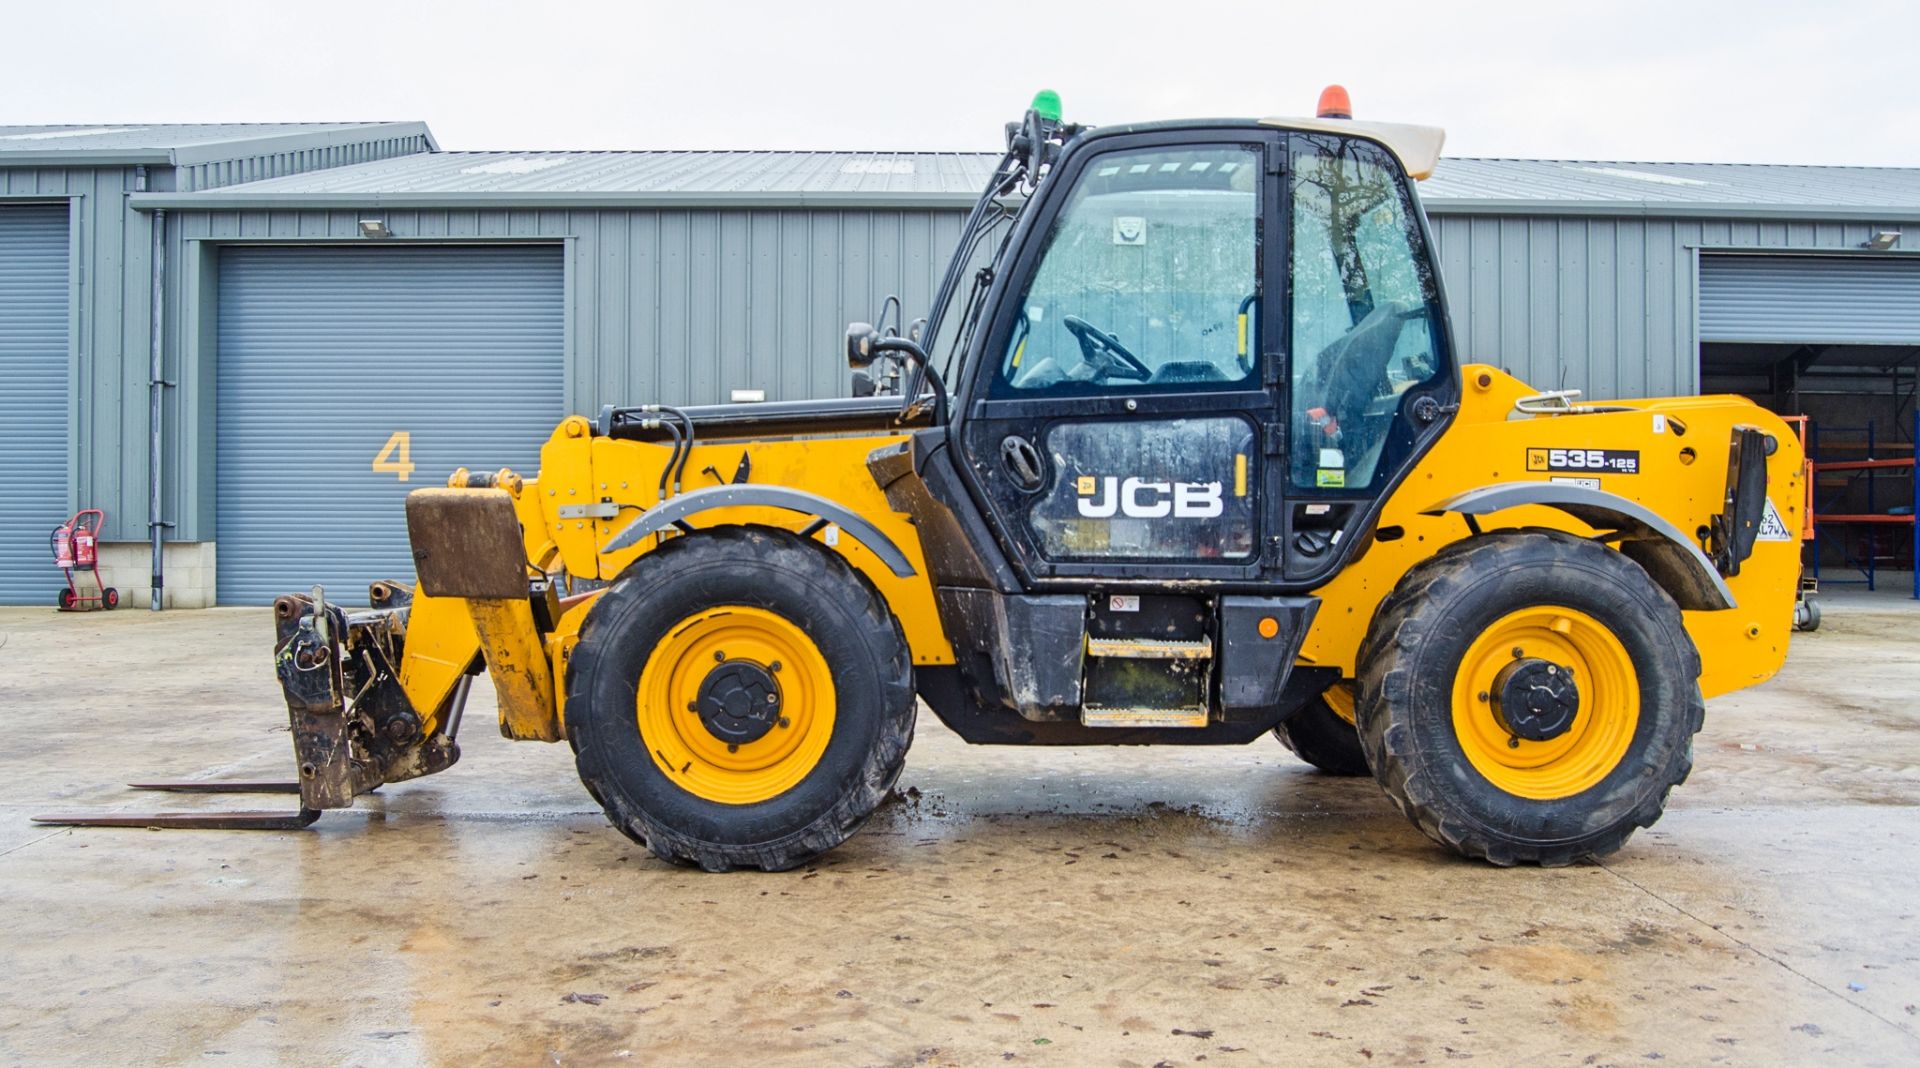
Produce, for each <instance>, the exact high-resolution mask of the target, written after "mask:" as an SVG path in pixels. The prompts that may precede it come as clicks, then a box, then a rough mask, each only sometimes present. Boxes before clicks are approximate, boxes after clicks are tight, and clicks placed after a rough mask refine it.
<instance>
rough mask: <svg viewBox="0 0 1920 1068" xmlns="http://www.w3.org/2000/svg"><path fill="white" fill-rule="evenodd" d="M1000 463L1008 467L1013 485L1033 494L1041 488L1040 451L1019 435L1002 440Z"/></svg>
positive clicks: (1010, 435)
mask: <svg viewBox="0 0 1920 1068" xmlns="http://www.w3.org/2000/svg"><path fill="white" fill-rule="evenodd" d="M1000 462H1001V463H1003V464H1005V465H1006V468H1007V474H1009V475H1011V476H1013V483H1014V485H1016V486H1019V487H1020V488H1021V489H1023V490H1026V491H1027V492H1029V493H1031V492H1033V491H1034V490H1037V489H1039V488H1040V480H1041V472H1040V450H1039V449H1036V448H1034V447H1033V443H1032V442H1030V441H1028V440H1027V439H1026V438H1023V437H1020V436H1019V435H1017V434H1009V435H1007V436H1006V437H1004V438H1002V439H1000Z"/></svg>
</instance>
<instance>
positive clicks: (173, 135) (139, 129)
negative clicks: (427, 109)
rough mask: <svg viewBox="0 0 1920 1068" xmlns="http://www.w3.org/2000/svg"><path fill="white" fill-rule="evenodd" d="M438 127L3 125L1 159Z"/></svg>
mask: <svg viewBox="0 0 1920 1068" xmlns="http://www.w3.org/2000/svg"><path fill="white" fill-rule="evenodd" d="M390 137H425V138H426V139H427V142H428V144H432V143H433V134H432V133H431V132H430V131H429V130H428V129H427V124H426V123H424V122H220V123H171V122H163V123H95V124H92V125H67V126H0V167H22V166H38V165H46V164H57V165H66V166H74V165H79V166H115V165H129V164H136V163H158V164H166V165H171V166H183V165H190V164H194V163H206V162H208V161H211V160H225V159H235V158H238V157H241V156H252V155H260V154H264V153H268V152H297V151H301V150H304V149H309V148H326V147H328V146H331V145H337V144H344V143H348V142H353V141H368V140H376V139H382V138H390Z"/></svg>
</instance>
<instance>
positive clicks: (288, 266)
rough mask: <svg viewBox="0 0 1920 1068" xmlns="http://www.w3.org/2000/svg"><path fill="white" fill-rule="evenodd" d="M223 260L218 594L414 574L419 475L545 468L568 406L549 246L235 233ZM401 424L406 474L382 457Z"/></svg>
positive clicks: (258, 599)
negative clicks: (246, 240) (256, 241)
mask: <svg viewBox="0 0 1920 1068" xmlns="http://www.w3.org/2000/svg"><path fill="white" fill-rule="evenodd" d="M220 266H221V270H220V283H219V298H220V302H219V303H220V310H219V320H218V322H219V375H218V379H219V414H218V431H217V450H218V470H219V474H218V489H217V493H218V497H217V502H216V503H217V514H218V520H217V523H216V529H215V530H214V531H209V532H207V533H209V534H217V538H218V543H219V550H218V552H219V570H218V582H217V587H218V588H217V591H216V595H217V598H218V600H219V602H220V603H222V604H266V603H268V602H270V601H271V600H272V598H273V597H275V596H276V595H278V594H281V593H285V592H288V591H290V590H299V589H305V588H306V587H307V586H309V585H311V584H313V583H316V582H318V583H322V584H324V585H326V586H327V587H328V588H329V589H331V590H333V591H335V596H337V597H338V598H339V599H340V600H341V601H342V602H343V603H347V604H358V603H364V598H365V596H366V594H365V590H366V586H367V584H368V583H369V582H371V581H373V580H376V579H384V578H395V579H400V580H402V581H406V580H408V579H410V578H411V576H412V574H413V562H412V559H411V557H410V555H409V553H408V548H407V545H408V542H407V532H406V515H405V505H404V502H405V498H406V494H407V492H408V491H409V490H412V489H415V488H418V487H421V486H437V485H444V484H445V480H446V477H447V475H448V474H450V473H451V472H452V471H453V469H454V468H456V467H461V466H465V467H470V468H472V469H474V470H494V469H497V468H500V467H512V468H515V469H516V470H520V471H524V472H527V473H530V474H531V473H532V472H534V471H537V470H538V467H539V448H540V445H541V443H542V442H544V441H545V440H546V437H547V435H548V434H549V433H550V432H551V431H552V429H553V426H554V424H555V423H557V422H558V421H559V419H560V417H561V416H562V415H563V414H564V405H563V404H562V400H561V382H562V380H563V378H564V373H563V370H562V359H561V334H562V315H561V305H562V294H561V276H562V270H561V253H560V249H559V248H558V247H557V246H553V245H525V246H517V247H505V246H482V247H467V248H457V249H455V248H424V247H422V248H405V247H392V246H388V247H364V246H363V247H358V248H345V249H343V248H233V249H227V250H225V251H224V252H223V253H222V254H221V264H220ZM398 433H405V434H407V435H408V436H409V440H408V446H409V451H408V456H407V457H406V459H407V460H408V461H410V462H411V463H412V464H413V465H415V466H414V469H413V470H412V471H410V472H406V473H405V474H406V478H405V479H404V480H402V478H401V473H400V472H398V471H395V470H393V469H392V468H391V466H389V467H388V468H387V469H385V470H374V467H375V460H376V458H377V457H379V456H380V455H381V453H382V452H383V450H384V448H385V446H386V445H387V444H388V443H389V442H391V441H393V435H395V434H398ZM399 460H400V456H399V453H398V451H397V450H396V451H395V452H393V453H390V454H387V456H386V463H387V464H388V465H392V464H395V463H398V462H399Z"/></svg>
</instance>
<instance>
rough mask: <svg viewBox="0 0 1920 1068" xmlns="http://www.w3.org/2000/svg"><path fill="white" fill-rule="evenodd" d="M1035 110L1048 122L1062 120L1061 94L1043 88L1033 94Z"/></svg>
mask: <svg viewBox="0 0 1920 1068" xmlns="http://www.w3.org/2000/svg"><path fill="white" fill-rule="evenodd" d="M1033 112H1034V114H1036V115H1038V116H1040V117H1041V118H1043V119H1045V120H1047V121H1048V122H1059V121H1060V94H1059V93H1056V92H1054V91H1053V90H1051V89H1042V90H1040V91H1039V92H1037V93H1035V94H1033Z"/></svg>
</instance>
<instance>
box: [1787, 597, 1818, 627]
mask: <svg viewBox="0 0 1920 1068" xmlns="http://www.w3.org/2000/svg"><path fill="white" fill-rule="evenodd" d="M1793 629H1794V630H1798V631H1815V630H1819V629H1820V602H1818V601H1804V600H1803V601H1801V602H1800V603H1799V604H1797V605H1794V606H1793Z"/></svg>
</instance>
